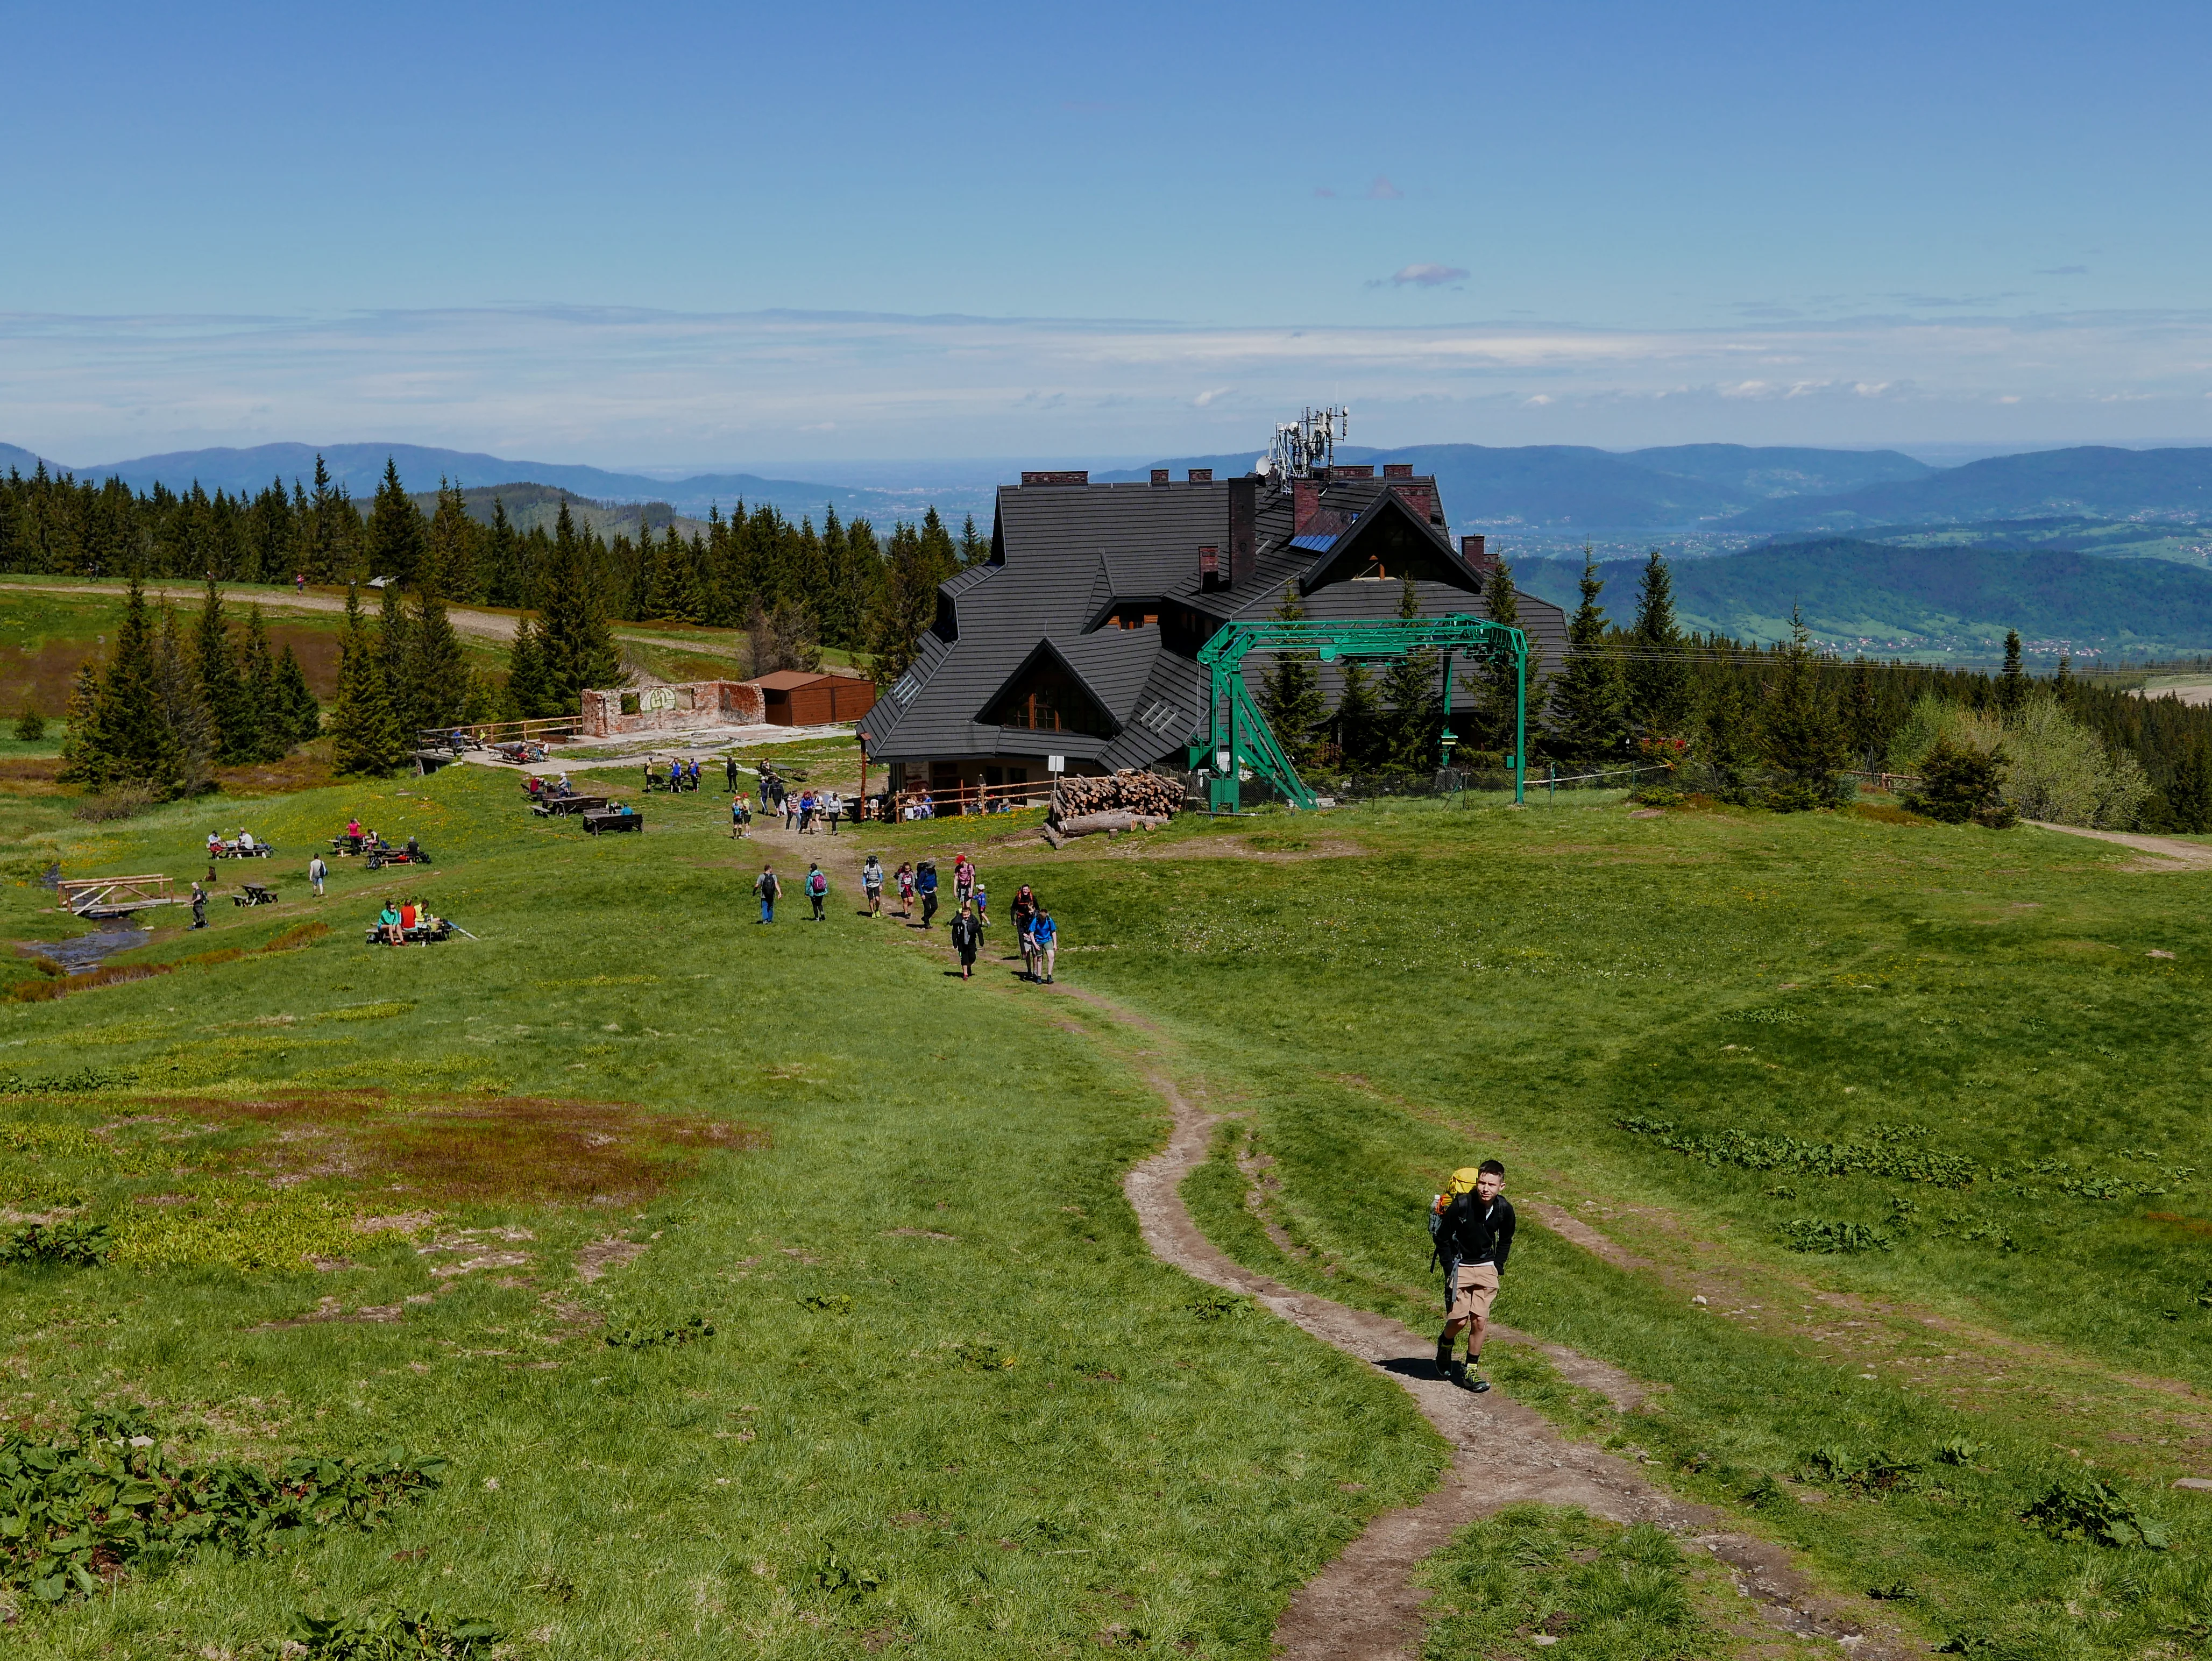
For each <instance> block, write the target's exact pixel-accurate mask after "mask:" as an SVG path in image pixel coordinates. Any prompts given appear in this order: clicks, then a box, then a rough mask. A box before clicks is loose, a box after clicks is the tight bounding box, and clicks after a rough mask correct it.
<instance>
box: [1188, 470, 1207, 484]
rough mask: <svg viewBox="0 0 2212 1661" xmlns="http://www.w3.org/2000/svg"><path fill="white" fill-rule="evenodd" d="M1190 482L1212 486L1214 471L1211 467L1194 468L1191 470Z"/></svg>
mask: <svg viewBox="0 0 2212 1661" xmlns="http://www.w3.org/2000/svg"><path fill="white" fill-rule="evenodd" d="M1190 482H1192V483H1193V484H1212V482H1213V470H1212V468H1210V467H1194V468H1192V469H1191V470H1190Z"/></svg>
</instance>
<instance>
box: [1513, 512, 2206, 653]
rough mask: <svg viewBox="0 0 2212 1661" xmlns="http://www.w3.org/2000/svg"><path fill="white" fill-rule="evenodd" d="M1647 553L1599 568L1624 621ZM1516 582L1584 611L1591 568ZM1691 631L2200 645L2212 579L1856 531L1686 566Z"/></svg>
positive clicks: (1682, 565) (1924, 642) (2156, 567)
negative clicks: (1800, 630)
mask: <svg viewBox="0 0 2212 1661" xmlns="http://www.w3.org/2000/svg"><path fill="white" fill-rule="evenodd" d="M1642 564H1643V562H1642V561H1626V560H1623V561H1607V562H1605V563H1603V564H1602V565H1601V566H1600V567H1599V574H1600V575H1601V576H1602V577H1603V578H1604V579H1605V580H1606V590H1605V594H1604V601H1605V603H1606V605H1607V609H1608V610H1609V612H1610V613H1611V615H1613V618H1614V620H1615V621H1620V622H1623V623H1625V622H1626V621H1627V620H1628V619H1629V618H1630V617H1631V616H1632V615H1633V612H1634V607H1635V597H1636V583H1637V576H1638V571H1639V570H1640V569H1641V567H1642ZM1514 575H1515V579H1516V581H1518V582H1520V583H1521V584H1522V585H1523V586H1525V587H1527V588H1528V589H1529V590H1530V591H1533V592H1534V593H1536V594H1539V595H1541V596H1542V597H1544V598H1546V599H1548V600H1553V601H1555V602H1557V603H1560V604H1562V605H1565V606H1568V607H1570V608H1571V607H1572V606H1574V605H1575V603H1577V583H1578V582H1579V580H1580V579H1581V575H1582V567H1581V565H1580V563H1579V562H1570V561H1563V560H1549V561H1528V562H1527V563H1526V564H1524V565H1521V566H1516V567H1515V572H1514ZM1674 590H1675V603H1676V605H1677V607H1678V609H1679V610H1680V614H1681V617H1682V621H1683V624H1684V626H1685V627H1692V628H1697V629H1700V630H1711V629H1717V630H1719V631H1720V632H1722V633H1726V634H1731V635H1734V636H1735V637H1737V638H1739V639H1750V640H1778V639H1781V638H1782V637H1783V636H1784V635H1785V634H1786V633H1788V631H1789V626H1790V609H1791V607H1792V606H1793V605H1794V606H1802V608H1803V609H1804V614H1805V620H1806V621H1807V623H1808V625H1809V626H1810V627H1811V628H1812V630H1813V632H1814V635H1815V636H1816V637H1817V638H1818V639H1820V640H1823V641H1826V642H1828V643H1831V644H1834V645H1837V646H1842V647H1844V649H1846V650H1859V649H1864V650H1867V651H1869V652H1910V653H1912V654H1914V655H1922V654H1924V653H1926V652H1930V651H1936V652H1957V653H1960V655H1962V656H1968V657H1986V656H1988V655H1990V653H1991V652H1994V651H1995V650H1996V649H1997V648H1999V647H2001V646H2002V643H2003V640H2004V634H2005V631H2006V630H2007V629H2008V628H2016V629H2018V630H2019V631H2020V632H2021V635H2022V637H2023V638H2025V639H2027V640H2030V641H2032V642H2034V643H2035V644H2036V646H2037V649H2038V650H2039V652H2044V653H2045V654H2046V655H2047V654H2050V653H2055V652H2058V651H2061V650H2070V651H2072V652H2076V653H2079V652H2083V651H2085V650H2095V651H2099V652H2106V653H2112V652H2128V653H2142V652H2199V651H2203V650H2204V649H2206V648H2207V647H2208V646H2212V573H2206V572H2203V571H2197V570H2191V569H2188V568H2186V567H2182V566H2180V565H2179V564H2176V563H2173V562H2171V561H2158V560H2115V559H2110V558H2103V557H2099V556H2096V555H2084V554H2078V553H2073V552H2057V551H2053V552H1999V551H1995V550H1991V549H1981V548H1972V547H1966V548H1961V547H1942V546H1935V547H1917V548H1904V547H1897V546H1893V545H1890V544H1887V543H1869V542H1863V541H1859V540H1857V539H1854V538H1849V537H1830V538H1825V539H1820V540H1816V541H1808V542H1795V543H1773V544H1770V545H1769V546H1767V547H1765V548H1759V549H1751V550H1749V551H1747V552H1745V553H1741V554H1730V555H1722V556H1719V557H1717V558H1714V559H1709V560H1686V561H1680V562H1678V563H1676V564H1675V565H1674Z"/></svg>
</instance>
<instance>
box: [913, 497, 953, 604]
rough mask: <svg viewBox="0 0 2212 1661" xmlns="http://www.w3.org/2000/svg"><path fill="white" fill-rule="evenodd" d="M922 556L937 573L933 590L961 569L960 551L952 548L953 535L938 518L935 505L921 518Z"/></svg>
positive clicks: (932, 584)
mask: <svg viewBox="0 0 2212 1661" xmlns="http://www.w3.org/2000/svg"><path fill="white" fill-rule="evenodd" d="M921 556H922V558H923V559H924V560H925V561H927V563H928V566H929V568H930V569H931V570H932V571H933V572H934V573H936V576H935V578H934V579H933V582H932V583H931V586H932V587H933V588H934V587H935V586H936V585H937V584H938V583H941V582H943V581H944V580H945V579H946V578H948V577H950V576H951V575H953V574H954V573H956V572H957V571H958V570H959V569H960V555H959V551H958V550H957V549H955V548H954V547H953V546H952V535H951V532H950V531H948V530H945V521H944V520H943V519H941V518H938V516H937V508H936V506H935V505H934V504H933V505H932V506H931V507H930V509H929V511H928V512H927V513H924V514H923V515H922V516H921Z"/></svg>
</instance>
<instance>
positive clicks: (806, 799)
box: [730, 763, 845, 836]
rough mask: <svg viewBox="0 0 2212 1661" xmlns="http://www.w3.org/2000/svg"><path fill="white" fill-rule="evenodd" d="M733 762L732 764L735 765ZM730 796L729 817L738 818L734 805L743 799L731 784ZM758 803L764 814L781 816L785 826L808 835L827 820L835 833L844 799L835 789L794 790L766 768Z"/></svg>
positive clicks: (843, 806) (842, 811)
mask: <svg viewBox="0 0 2212 1661" xmlns="http://www.w3.org/2000/svg"><path fill="white" fill-rule="evenodd" d="M734 766H735V764H734V763H732V767H734ZM740 799H742V798H740V797H738V796H737V795H736V791H735V789H734V787H732V801H731V804H730V816H731V818H732V821H735V820H736V819H737V818H738V805H737V804H738V800H740ZM760 805H761V811H762V812H763V813H767V814H774V815H776V816H778V817H780V818H781V820H782V821H783V827H784V829H786V830H796V831H801V832H805V833H808V834H811V833H814V832H817V831H819V830H820V829H821V828H822V826H823V821H825V820H826V821H828V822H829V834H830V835H832V836H835V835H836V834H837V825H838V821H841V820H842V819H843V818H844V817H845V798H844V797H842V796H841V795H839V794H838V793H837V792H836V791H834V790H822V791H817V790H816V789H814V788H813V786H811V785H808V786H806V787H805V788H804V789H802V790H793V789H792V788H791V787H790V786H789V785H787V784H785V783H784V781H783V780H782V779H779V778H778V777H776V775H775V773H772V772H770V771H769V769H768V768H766V767H763V768H762V769H761V775H760ZM732 834H733V835H734V834H737V833H735V832H732Z"/></svg>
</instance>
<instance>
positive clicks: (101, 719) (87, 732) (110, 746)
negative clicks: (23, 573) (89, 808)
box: [59, 577, 176, 796]
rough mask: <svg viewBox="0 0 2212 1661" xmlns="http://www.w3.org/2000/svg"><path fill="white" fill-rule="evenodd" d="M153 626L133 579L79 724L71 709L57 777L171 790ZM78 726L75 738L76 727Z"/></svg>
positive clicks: (100, 786) (104, 786)
mask: <svg viewBox="0 0 2212 1661" xmlns="http://www.w3.org/2000/svg"><path fill="white" fill-rule="evenodd" d="M154 654H155V622H154V619H153V617H152V615H151V614H150V613H149V610H148V609H147V605H146V596H145V593H144V591H143V590H142V589H141V588H140V587H139V585H138V579H137V578H136V577H133V578H131V585H130V587H129V589H128V590H127V591H125V595H124V602H123V621H122V622H121V624H120V625H119V626H118V627H117V629H116V631H115V646H114V649H113V651H112V652H111V653H110V654H109V657H108V660H107V664H106V670H105V671H104V672H103V673H102V674H101V675H100V687H99V690H98V692H97V693H95V694H94V696H93V699H92V706H91V709H90V711H89V712H88V715H87V717H86V718H84V719H83V720H82V723H81V724H80V723H79V722H78V720H77V719H76V712H75V711H74V710H73V711H72V712H71V727H72V730H71V732H70V741H71V742H70V752H69V760H68V761H67V763H66V764H65V765H64V767H63V769H62V771H61V773H60V775H59V776H60V777H61V779H63V780H64V782H66V783H71V784H82V785H87V786H88V787H89V788H91V789H93V790H99V791H104V790H110V789H112V788H114V787H115V786H117V785H143V786H144V787H145V788H147V789H149V790H151V791H154V792H155V794H156V795H163V796H166V795H167V794H170V793H171V791H170V786H171V785H172V783H173V779H174V778H175V773H176V767H175V758H174V757H173V756H172V755H171V754H170V752H169V747H168V732H167V727H166V725H165V724H164V723H163V720H162V713H161V702H160V700H161V693H160V690H159V687H158V683H157V677H156V674H155V662H154ZM80 725H81V727H82V738H81V739H80V738H79V736H78V731H77V730H76V729H77V728H78V727H79V726H80Z"/></svg>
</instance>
